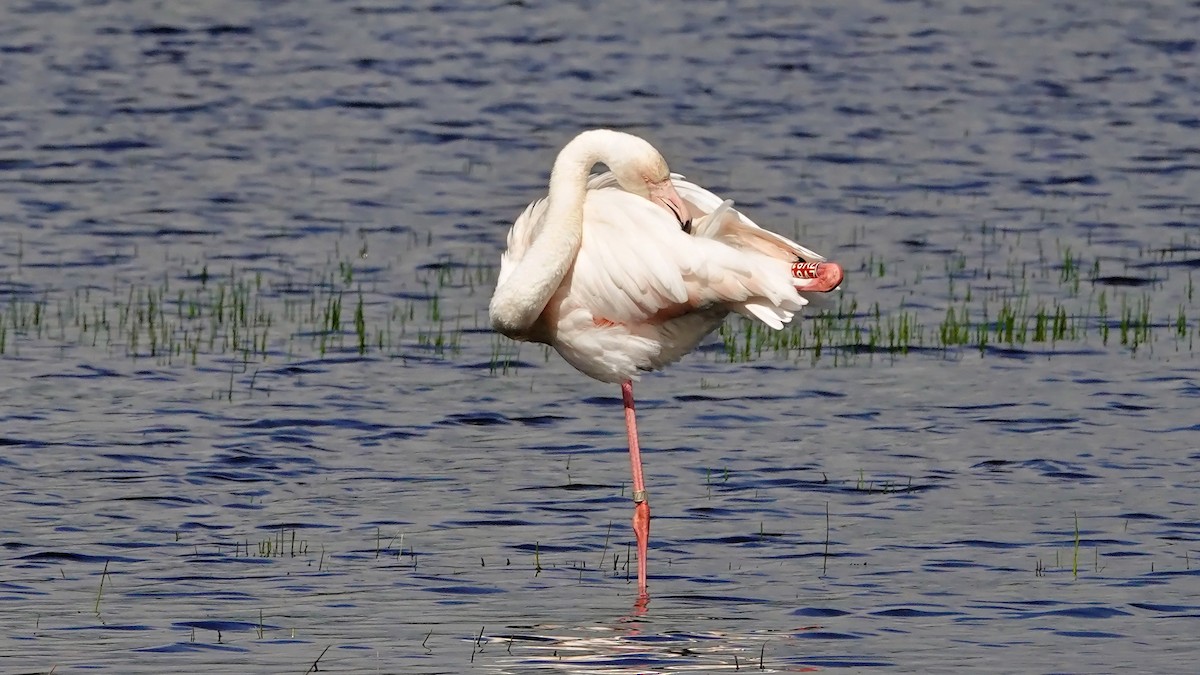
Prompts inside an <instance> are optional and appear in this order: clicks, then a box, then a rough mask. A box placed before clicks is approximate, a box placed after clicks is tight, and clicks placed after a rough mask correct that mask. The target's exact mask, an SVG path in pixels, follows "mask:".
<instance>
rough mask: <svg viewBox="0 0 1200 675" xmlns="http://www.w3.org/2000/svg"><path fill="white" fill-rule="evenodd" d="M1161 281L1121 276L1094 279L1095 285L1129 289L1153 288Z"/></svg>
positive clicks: (1153, 278)
mask: <svg viewBox="0 0 1200 675" xmlns="http://www.w3.org/2000/svg"><path fill="white" fill-rule="evenodd" d="M1159 281H1160V280H1159V279H1158V278H1157V277H1149V278H1143V277H1129V276H1120V275H1113V276H1104V277H1096V278H1095V279H1092V283H1093V284H1100V285H1101V286H1121V287H1127V288H1137V287H1139V286H1152V285H1154V284H1157V283H1159Z"/></svg>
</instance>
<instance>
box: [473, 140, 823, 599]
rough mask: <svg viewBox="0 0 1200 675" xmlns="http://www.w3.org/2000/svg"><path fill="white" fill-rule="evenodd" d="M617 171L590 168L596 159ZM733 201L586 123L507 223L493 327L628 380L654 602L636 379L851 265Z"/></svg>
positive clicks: (790, 303)
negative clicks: (734, 316)
mask: <svg viewBox="0 0 1200 675" xmlns="http://www.w3.org/2000/svg"><path fill="white" fill-rule="evenodd" d="M598 163H600V164H604V165H606V166H607V167H608V169H609V172H608V173H605V174H600V175H595V176H591V178H590V180H589V173H590V172H591V170H592V168H593V167H594V166H595V165H596V164H598ZM731 205H732V202H730V201H722V200H721V198H720V197H718V196H716V195H714V194H713V193H711V192H709V191H708V190H705V189H704V188H702V187H700V186H698V185H695V184H694V183H691V182H688V181H686V180H684V179H683V177H682V176H680V175H678V174H672V173H670V171H669V170H668V169H667V163H666V161H665V160H664V159H663V157H662V155H660V154H659V152H658V151H657V150H655V149H654V147H653V146H651V145H650V144H649V143H648V142H646V141H645V140H643V139H641V138H639V137H637V136H633V135H630V134H627V133H622V132H618V131H611V130H607V129H594V130H591V131H585V132H583V133H581V134H579V135H578V136H576V137H575V138H574V139H573V140H572V141H571V142H570V143H567V145H566V146H565V147H563V149H562V151H560V152H559V154H558V158H557V159H556V160H555V161H554V168H553V170H552V171H551V174H550V186H549V193H548V195H547V196H546V197H545V198H544V199H540V200H538V201H535V202H533V203H532V204H530V205H529V206H528V207H527V208H526V209H525V212H524V213H522V214H521V216H520V217H519V218H517V220H516V222H515V223H513V226H512V229H511V230H510V231H509V233H508V250H506V251H505V252H504V254H503V256H502V257H501V259H500V275H499V280H498V282H497V284H496V292H495V294H494V295H493V296H492V301H491V305H490V307H489V308H488V311H489V315H490V317H491V321H492V326H493V327H494V328H495V329H496V330H497V331H499V332H500V333H503V334H504V335H507V336H508V337H510V338H513V339H514V340H523V341H528V342H540V343H543V344H547V345H550V346H551V347H554V349H555V350H557V351H558V353H559V354H561V355H562V357H563V358H564V359H566V360H567V362H568V363H570V364H571V365H572V366H574V367H575V368H576V369H578V370H579V371H580V372H582V373H584V374H585V375H589V376H591V377H593V378H596V379H597V380H600V381H602V382H612V383H614V384H616V383H620V385H621V395H622V399H623V401H624V404H625V428H626V433H627V434H628V437H629V461H630V464H631V467H632V472H633V501H634V515H633V531H634V535H635V536H636V538H637V550H638V597H639V599H640V600H641V601H645V600H646V599H648V597H649V594H648V591H647V588H646V549H647V546H648V542H649V537H650V505H649V502H648V501H647V498H646V485H645V481H644V480H643V478H642V460H641V452H640V449H639V447H638V437H637V421H636V418H635V415H634V407H633V380H635V379H638V373H639V372H643V371H651V370H657V369H659V368H662V367H663V366H665V365H667V364H669V363H672V362H674V361H676V360H678V359H679V358H681V357H682V356H683V355H684V354H686V353H688V352H690V351H691V350H692V349H694V348H695V347H696V346H697V345H698V344H699V343H700V341H701V340H702V339H703V338H704V336H706V335H708V334H709V333H710V332H712V331H713V330H714V329H715V328H717V326H719V325H720V323H721V321H722V320H724V318H725V316H726V314H728V313H729V312H730V311H734V312H738V313H740V314H744V315H746V316H748V317H752V318H756V319H758V320H761V321H762V322H763V323H766V324H767V325H769V326H771V327H772V328H775V329H780V328H782V327H783V325H784V324H785V323H787V322H788V321H790V320H791V319H792V316H793V314H794V312H796V311H798V310H800V309H801V308H802V307H803V306H804V305H805V304H807V302H808V300H807V299H806V298H805V297H804V296H803V295H802V294H801V291H803V292H818V293H819V292H825V291H830V290H833V289H834V288H836V287H837V286H838V285H839V284H840V283H841V281H842V268H841V267H840V266H839V265H838V264H837V263H832V262H827V261H826V260H825V258H824V257H822V256H821V255H818V254H817V253H814V252H813V251H811V250H809V249H807V248H805V247H803V246H801V245H799V244H797V243H795V242H793V241H790V240H788V239H786V238H784V237H782V236H779V235H777V234H775V233H773V232H769V231H767V230H764V229H762V228H760V227H759V226H758V225H756V224H754V223H753V222H752V221H751V220H750V219H749V218H747V217H746V216H744V215H742V214H741V213H739V212H738V211H736V210H734V209H732V208H731Z"/></svg>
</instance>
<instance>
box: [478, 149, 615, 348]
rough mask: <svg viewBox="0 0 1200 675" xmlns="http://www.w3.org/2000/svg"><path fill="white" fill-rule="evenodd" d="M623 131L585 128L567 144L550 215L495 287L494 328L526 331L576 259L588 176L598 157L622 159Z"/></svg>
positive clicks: (512, 333) (555, 173) (554, 175)
mask: <svg viewBox="0 0 1200 675" xmlns="http://www.w3.org/2000/svg"><path fill="white" fill-rule="evenodd" d="M623 136H624V134H620V133H618V132H614V131H608V130H606V129H595V130H592V131H585V132H583V133H581V134H579V135H578V136H576V137H575V138H574V139H573V140H572V141H571V142H570V143H567V145H566V146H564V147H563V149H562V151H560V152H559V153H558V157H557V159H555V160H554V168H553V169H552V170H551V172H550V189H549V195H548V197H547V205H546V215H545V216H544V218H543V219H542V223H541V230H540V231H536V232H535V233H534V240H533V243H532V244H531V245H530V247H529V250H528V251H526V253H525V255H524V257H522V259H521V261H520V263H518V265H517V268H516V269H515V270H513V273H512V275H511V276H509V277H508V279H506V280H505V282H504V284H503V285H501V286H499V287H497V288H496V293H495V295H493V296H492V302H491V306H490V307H489V309H488V313H489V314H490V315H491V319H492V325H493V327H495V329H496V330H497V331H499V332H501V333H503V334H505V335H508V336H509V337H514V338H515V337H521V336H523V335H526V334H527V333H528V331H529V329H530V327H532V326H533V324H534V323H535V322H536V321H537V319H538V317H539V316H541V313H542V310H544V309H545V308H546V303H547V302H549V301H550V297H551V296H553V295H554V292H555V291H556V290H558V288H559V286H561V285H562V282H563V279H564V278H566V276H567V272H569V271H570V269H571V266H572V265H573V264H574V263H575V256H576V255H577V254H578V253H579V246H580V244H581V243H582V241H583V202H584V200H585V199H586V198H587V180H588V174H589V172H590V171H591V170H592V167H593V166H595V165H596V164H597V163H601V162H602V163H604V164H607V165H608V167H609V168H610V169H611V168H612V162H614V161H620V157H621V156H620V154H618V153H615V152H614V147H613V146H614V141H617V142H619V139H620V138H621V137H623Z"/></svg>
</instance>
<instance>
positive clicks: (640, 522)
mask: <svg viewBox="0 0 1200 675" xmlns="http://www.w3.org/2000/svg"><path fill="white" fill-rule="evenodd" d="M621 397H622V398H623V399H624V400H625V432H626V433H627V434H628V435H629V463H630V466H631V467H632V469H633V503H634V507H633V534H634V536H635V537H637V548H638V597H639V598H642V599H645V598H648V597H649V596H650V594H649V592H648V591H647V590H646V549H647V548H648V547H649V544H650V504H649V503H647V501H646V483H645V481H643V480H642V451H641V448H639V447H638V436H637V418H636V416H635V415H634V412H633V382H630V381H629V380H625V381H624V382H622V383H621Z"/></svg>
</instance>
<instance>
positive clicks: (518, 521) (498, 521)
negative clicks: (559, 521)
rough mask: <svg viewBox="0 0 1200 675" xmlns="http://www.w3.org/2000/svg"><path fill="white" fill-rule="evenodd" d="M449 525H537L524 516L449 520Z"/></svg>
mask: <svg viewBox="0 0 1200 675" xmlns="http://www.w3.org/2000/svg"><path fill="white" fill-rule="evenodd" d="M446 525H447V526H448V527H528V526H531V525H536V523H535V522H534V521H532V520H524V519H522V518H492V519H489V520H448V521H446Z"/></svg>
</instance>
